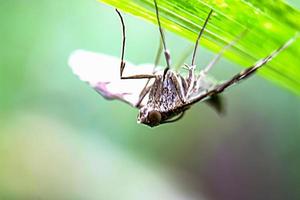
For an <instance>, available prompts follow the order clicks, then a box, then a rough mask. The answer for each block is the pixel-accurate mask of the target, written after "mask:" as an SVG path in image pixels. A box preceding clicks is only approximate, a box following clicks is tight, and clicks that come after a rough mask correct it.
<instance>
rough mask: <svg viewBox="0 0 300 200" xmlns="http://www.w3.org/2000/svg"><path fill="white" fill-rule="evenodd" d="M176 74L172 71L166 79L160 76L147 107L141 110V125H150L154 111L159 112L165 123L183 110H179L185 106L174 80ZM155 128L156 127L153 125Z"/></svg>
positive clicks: (151, 92)
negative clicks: (151, 114) (150, 116)
mask: <svg viewBox="0 0 300 200" xmlns="http://www.w3.org/2000/svg"><path fill="white" fill-rule="evenodd" d="M174 77H176V74H175V73H174V72H172V71H168V72H167V74H166V76H165V78H163V76H161V75H158V76H157V77H156V78H155V81H154V83H153V85H152V87H151V90H150V93H149V98H148V102H147V104H146V105H145V106H143V107H142V108H141V109H140V113H139V116H138V121H139V122H140V123H144V124H147V125H150V126H152V125H151V124H149V123H150V122H149V119H147V118H149V115H150V113H151V112H153V111H158V112H159V113H160V115H161V116H160V117H161V118H160V121H161V122H163V121H165V120H167V119H170V118H172V117H174V116H176V115H178V114H179V113H181V110H180V109H178V108H180V107H182V106H183V105H184V104H183V102H182V100H181V98H180V96H179V95H180V94H178V90H176V87H178V86H176V84H178V83H176V80H174ZM153 126H155V125H153Z"/></svg>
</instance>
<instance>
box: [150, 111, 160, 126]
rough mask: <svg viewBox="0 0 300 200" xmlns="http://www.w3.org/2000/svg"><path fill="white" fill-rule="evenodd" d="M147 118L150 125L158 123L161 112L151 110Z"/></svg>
mask: <svg viewBox="0 0 300 200" xmlns="http://www.w3.org/2000/svg"><path fill="white" fill-rule="evenodd" d="M148 120H149V122H150V124H152V125H158V124H159V123H160V121H161V114H160V112H158V111H156V110H153V111H150V112H149V115H148Z"/></svg>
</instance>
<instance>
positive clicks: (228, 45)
mask: <svg viewBox="0 0 300 200" xmlns="http://www.w3.org/2000/svg"><path fill="white" fill-rule="evenodd" d="M247 31H248V30H247V29H246V30H245V31H243V32H242V33H241V34H240V35H238V36H237V37H236V38H235V39H234V40H232V41H231V42H230V43H229V44H227V45H226V46H224V47H223V49H222V50H221V51H220V52H219V53H218V54H217V55H216V56H215V58H214V59H213V60H212V61H211V62H210V63H209V64H208V65H207V66H206V67H205V68H204V69H203V70H201V72H200V76H203V75H206V74H207V73H208V72H209V70H211V69H212V67H213V66H214V65H215V64H216V63H217V62H218V61H219V60H220V58H221V57H222V56H223V54H224V53H225V52H226V50H228V49H229V48H231V47H232V46H234V45H235V44H236V43H237V42H238V41H239V40H240V39H241V38H242V37H243V36H244V35H245V34H246V33H247Z"/></svg>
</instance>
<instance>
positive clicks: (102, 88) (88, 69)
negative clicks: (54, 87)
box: [69, 50, 153, 107]
mask: <svg viewBox="0 0 300 200" xmlns="http://www.w3.org/2000/svg"><path fill="white" fill-rule="evenodd" d="M126 65H127V67H126V68H125V70H124V75H125V76H130V75H134V74H145V73H148V74H151V73H152V71H153V65H150V64H149V65H141V66H135V65H133V64H131V63H128V62H126ZM69 66H70V67H71V69H72V71H73V73H74V74H76V75H77V76H78V77H79V78H80V80H82V81H84V82H87V83H88V84H89V85H90V86H91V87H93V88H94V89H95V90H96V91H97V92H98V93H99V94H101V95H102V96H103V97H104V98H106V99H108V100H114V99H117V100H120V101H123V102H125V103H128V104H130V105H132V106H134V107H135V105H136V104H137V103H138V101H139V96H140V93H141V92H142V90H143V88H144V87H145V85H146V83H147V81H148V80H147V79H131V80H127V79H126V80H121V79H120V59H119V58H116V57H113V56H109V55H105V54H101V53H95V52H90V51H85V50H76V51H75V52H74V53H72V54H71V56H70V58H69Z"/></svg>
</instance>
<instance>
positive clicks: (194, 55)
mask: <svg viewBox="0 0 300 200" xmlns="http://www.w3.org/2000/svg"><path fill="white" fill-rule="evenodd" d="M212 13H213V10H210V12H209V14H208V16H207V18H206V20H205V22H204V25H203V26H202V29H201V30H200V32H199V35H198V38H197V40H196V44H195V48H194V52H193V58H192V66H193V65H194V64H195V58H196V52H197V48H198V44H199V40H200V38H201V36H202V34H203V32H204V29H205V27H206V25H207V23H208V20H209V18H210V16H211V14H212Z"/></svg>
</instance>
